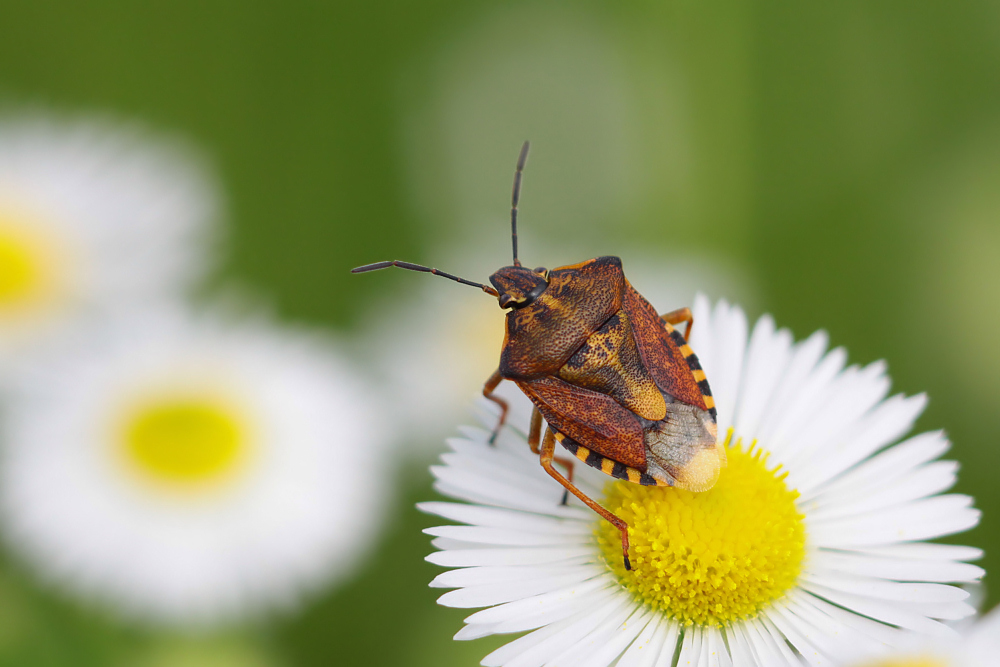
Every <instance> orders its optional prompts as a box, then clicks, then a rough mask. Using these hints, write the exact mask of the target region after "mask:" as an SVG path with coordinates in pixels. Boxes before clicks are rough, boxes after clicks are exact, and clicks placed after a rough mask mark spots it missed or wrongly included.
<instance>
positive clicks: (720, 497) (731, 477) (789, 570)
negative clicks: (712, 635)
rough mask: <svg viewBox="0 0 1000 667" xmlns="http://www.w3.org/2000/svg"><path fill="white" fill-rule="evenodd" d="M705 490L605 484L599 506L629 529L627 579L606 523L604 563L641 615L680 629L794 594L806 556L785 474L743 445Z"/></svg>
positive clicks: (749, 612) (602, 528)
mask: <svg viewBox="0 0 1000 667" xmlns="http://www.w3.org/2000/svg"><path fill="white" fill-rule="evenodd" d="M728 457H729V464H728V467H727V468H726V469H725V470H723V471H722V476H721V477H720V478H719V481H718V482H717V483H716V485H715V486H714V487H712V489H710V490H708V491H704V492H702V493H692V492H690V491H683V490H680V489H675V488H672V487H650V486H639V485H637V484H626V483H616V482H611V483H609V484H608V485H607V487H606V492H605V497H604V506H605V507H607V508H608V509H609V510H611V511H612V512H614V513H615V514H617V515H618V516H620V517H621V518H622V519H624V520H625V521H626V522H627V523H628V525H629V540H630V541H631V549H630V556H631V561H632V568H633V569H632V571H626V570H625V566H624V564H623V562H622V550H621V537H620V535H619V532H618V530H617V529H616V528H615V527H614V526H612V525H611V524H609V523H608V522H606V521H601V522H600V524H599V525H598V527H597V529H596V537H597V541H598V544H599V546H600V549H601V551H602V553H603V555H604V560H605V562H606V563H607V564H608V566H609V567H610V569H611V570H612V571H613V572H614V573H615V574H616V575H617V576H618V579H619V580H620V581H621V582H622V584H623V585H624V586H625V587H626V588H627V589H629V590H630V591H631V592H632V593H633V594H634V595H635V597H636V598H637V599H638V600H640V601H641V602H643V603H645V604H646V605H648V606H650V607H652V608H653V609H657V610H660V611H662V612H663V613H664V614H666V615H667V616H668V617H670V618H673V619H675V620H677V621H678V622H680V623H682V624H684V625H702V626H715V627H719V626H722V625H727V624H730V623H732V622H733V621H737V620H741V619H747V618H752V617H754V616H756V615H757V614H758V613H759V612H760V611H761V610H762V609H764V608H765V607H766V606H767V605H768V604H769V603H771V602H772V601H774V600H776V599H778V598H779V597H781V596H782V595H783V594H784V593H785V591H787V590H788V589H789V588H791V587H792V586H793V585H794V584H795V581H796V579H797V578H798V576H799V572H800V571H801V569H802V561H803V558H804V556H805V526H804V523H803V518H804V517H803V515H802V514H801V513H800V512H799V510H798V508H797V507H796V506H795V500H796V498H798V495H799V494H798V492H797V491H795V490H792V489H789V488H788V487H787V485H786V484H785V477H786V476H787V474H788V473H779V469H780V466H777V467H774V468H770V469H769V468H768V466H767V455H766V454H764V453H763V452H762V451H761V450H760V449H757V448H755V447H754V446H753V445H751V447H750V448H749V449H747V450H744V449H743V447H742V446H741V443H740V442H737V443H736V446H735V447H731V448H729V449H728Z"/></svg>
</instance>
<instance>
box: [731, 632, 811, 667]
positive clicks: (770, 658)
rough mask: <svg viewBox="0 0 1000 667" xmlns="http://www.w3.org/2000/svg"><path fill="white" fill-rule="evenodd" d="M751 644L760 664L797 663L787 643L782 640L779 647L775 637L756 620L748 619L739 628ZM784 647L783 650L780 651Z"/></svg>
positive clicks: (775, 665)
mask: <svg viewBox="0 0 1000 667" xmlns="http://www.w3.org/2000/svg"><path fill="white" fill-rule="evenodd" d="M740 629H741V630H742V631H743V633H744V635H745V636H746V638H747V641H748V642H749V643H750V644H751V645H752V646H753V649H754V653H756V655H757V656H759V658H758V662H759V663H760V664H762V665H774V667H779V666H780V665H795V664H797V663H798V661H797V660H795V659H794V655H793V654H792V653H791V651H789V650H788V647H787V645H785V644H784V641H782V643H781V646H780V647H779V645H778V642H777V641H776V639H775V637H774V636H773V635H772V633H771V632H769V631H768V630H767V629H766V628H764V627H763V626H762V625H761V624H760V623H758V622H757V621H756V620H750V621H747V622H746V623H744V624H742V626H741V628H740ZM782 649H784V651H782Z"/></svg>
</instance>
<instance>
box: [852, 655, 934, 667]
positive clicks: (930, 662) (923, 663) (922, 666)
mask: <svg viewBox="0 0 1000 667" xmlns="http://www.w3.org/2000/svg"><path fill="white" fill-rule="evenodd" d="M948 664H949V663H947V662H944V661H943V660H938V659H936V658H929V657H922V656H917V657H912V658H890V659H888V660H879V661H876V662H866V663H864V665H863V666H862V667H948Z"/></svg>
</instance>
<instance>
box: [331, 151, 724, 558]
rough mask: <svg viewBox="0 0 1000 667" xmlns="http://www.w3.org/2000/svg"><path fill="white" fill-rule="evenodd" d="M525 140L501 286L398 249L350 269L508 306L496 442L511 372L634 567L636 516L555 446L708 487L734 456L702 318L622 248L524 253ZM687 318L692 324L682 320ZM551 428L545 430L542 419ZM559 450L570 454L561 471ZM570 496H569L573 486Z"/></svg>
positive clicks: (614, 466) (548, 453)
mask: <svg viewBox="0 0 1000 667" xmlns="http://www.w3.org/2000/svg"><path fill="white" fill-rule="evenodd" d="M527 157H528V142H525V143H524V146H523V147H522V148H521V154H520V156H519V157H518V161H517V169H516V170H515V172H514V190H513V195H512V197H511V212H510V224H511V243H512V246H513V253H514V263H513V265H512V266H505V267H503V268H502V269H500V270H498V271H497V272H496V273H494V274H493V275H492V276H490V282H491V283H492V284H493V287H490V286H489V285H484V284H481V283H476V282H472V281H471V280H465V279H464V278H459V277H458V276H454V275H452V274H450V273H445V272H444V271H439V270H437V269H432V268H429V267H426V266H420V265H418V264H411V263H409V262H400V261H386V262H377V263H375V264H368V265H366V266H359V267H358V268H356V269H352V271H351V272H352V273H364V272H366V271H375V270H377V269H384V268H388V267H390V266H397V267H399V268H402V269H409V270H412V271H423V272H427V273H432V274H435V275H439V276H443V277H445V278H448V279H450V280H454V281H456V282H459V283H462V284H464V285H472V286H474V287H478V288H480V289H481V290H483V291H484V292H486V293H487V294H490V295H492V296H494V297H496V298H497V299H498V300H499V302H500V307H501V308H504V309H507V310H508V312H507V316H506V318H507V334H506V336H505V337H504V342H503V349H502V350H501V352H500V366H499V368H497V370H496V371H495V372H494V373H493V374H492V375H491V376H490V377H489V379H488V380H486V384H485V385H484V387H483V395H484V396H486V398H488V399H490V400H491V401H493V402H494V403H496V404H497V405H499V406H500V417H499V419H498V421H497V425H496V428H495V429H494V430H493V435H492V437H491V439H490V442H491V443H492V442H493V441H494V440H495V439H496V437H497V434H498V433H499V432H500V429H501V428H502V427H503V424H504V421H505V419H506V417H507V403H506V401H504V400H503V399H502V398H500V397H499V396H496V395H494V393H493V392H494V391H495V390H496V388H497V386H498V385H499V384H500V382H502V381H503V380H511V381H513V382H514V383H516V384H517V386H518V387H519V388H520V389H521V391H523V392H524V393H525V394H526V395H527V396H528V398H530V399H531V401H532V403H534V410H533V411H532V415H531V427H530V430H529V434H528V444H529V445H530V446H531V450H532V451H533V452H534V453H536V454H539V455H540V460H541V464H542V467H543V468H544V469H545V471H546V472H548V474H549V475H551V476H552V477H553V478H555V479H556V480H557V481H558V482H559V483H560V484H562V485H563V486H564V487H565V488H566V490H567V491H568V492H569V493H572V494H573V495H575V496H576V497H577V498H579V499H580V500H582V501H583V502H584V503H585V504H586V505H587V506H588V507H590V508H591V509H593V510H594V511H595V512H597V513H598V514H600V515H601V516H602V517H604V518H605V519H607V520H608V521H610V522H611V523H612V524H614V525H615V527H617V528H618V530H619V531H620V532H621V538H622V555H623V557H624V560H625V567H626V568H629V569H631V564H630V562H629V557H628V547H629V541H628V525H627V524H626V523H625V522H624V521H623V520H622V519H620V518H618V517H617V516H616V515H614V514H612V513H611V512H609V511H608V510H607V509H605V508H604V507H602V506H601V505H600V504H598V503H597V502H596V501H595V500H593V499H592V498H590V497H589V496H587V495H586V494H584V493H583V492H582V491H581V490H580V489H579V488H577V486H576V485H575V484H574V483H573V463H572V460H571V459H568V458H562V457H556V456H555V443H556V442H558V443H559V444H561V445H562V446H563V447H565V448H566V449H567V450H569V452H570V453H571V454H573V455H575V456H576V458H577V459H579V460H580V461H583V462H584V463H586V464H587V465H589V466H592V467H594V468H597V469H599V470H600V471H601V472H603V473H605V474H607V475H611V476H612V477H615V478H618V479H622V480H626V481H628V482H632V483H634V484H642V485H645V486H676V487H678V488H682V489H687V490H689V491H706V490H708V489H710V488H712V486H713V485H714V484H715V481H716V480H717V479H718V477H719V471H720V469H721V468H722V467H723V466H725V465H726V452H725V449H724V447H723V446H722V445H721V444H720V443H719V442H718V437H717V435H718V434H717V426H716V413H715V401H714V400H713V399H712V392H711V389H709V386H708V381H707V380H706V379H705V373H704V371H703V370H702V368H701V365H700V364H699V362H698V358H697V357H696V356H695V354H694V352H692V350H691V348H690V346H688V344H687V337H688V336H689V335H690V333H691V325H692V323H693V319H692V317H691V311H690V310H689V309H687V308H681V309H679V310H675V311H672V312H669V313H666V314H665V315H658V314H657V312H656V311H655V310H654V309H653V307H652V306H651V305H650V304H649V302H647V301H646V300H645V299H644V298H643V297H642V296H641V295H640V294H639V293H638V292H637V291H636V290H635V289H634V288H633V287H632V285H630V284H629V282H628V280H627V279H626V278H625V274H624V272H623V271H622V263H621V260H620V259H619V258H617V257H598V258H596V259H590V260H587V261H585V262H581V263H579V264H573V265H570V266H563V267H560V268H557V269H552V270H548V269H545V268H537V269H533V270H532V269H527V268H525V267H523V266H522V265H521V262H520V261H519V260H518V258H517V204H518V199H519V196H520V190H521V174H522V172H523V170H524V163H525V160H526V159H527ZM682 323H687V328H686V330H685V333H684V335H682V334H681V333H680V332H679V331H677V330H676V329H674V325H679V324H682ZM543 418H544V419H545V422H546V424H547V428H546V430H545V437H544V438H542V437H541V431H542V419H543ZM553 462H556V463H559V464H560V465H563V466H565V468H566V470H567V474H566V475H565V476H564V475H562V474H561V473H560V472H559V471H558V470H557V469H556V468H555V467H554V466H553ZM564 501H565V496H564Z"/></svg>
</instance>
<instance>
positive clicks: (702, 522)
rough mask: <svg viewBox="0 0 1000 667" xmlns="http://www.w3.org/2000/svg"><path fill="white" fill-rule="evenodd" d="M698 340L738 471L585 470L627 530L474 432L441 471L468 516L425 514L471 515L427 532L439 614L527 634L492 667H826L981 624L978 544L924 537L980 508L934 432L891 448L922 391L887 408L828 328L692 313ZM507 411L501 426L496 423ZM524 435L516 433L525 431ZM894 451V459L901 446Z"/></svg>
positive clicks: (867, 372) (878, 369)
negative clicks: (692, 487) (696, 474)
mask: <svg viewBox="0 0 1000 667" xmlns="http://www.w3.org/2000/svg"><path fill="white" fill-rule="evenodd" d="M694 318H695V322H694V330H693V334H692V347H694V349H695V351H696V352H697V353H698V355H699V358H700V360H701V363H702V366H703V367H704V369H705V372H706V374H707V376H708V379H709V381H710V382H711V386H712V391H713V394H714V396H715V400H716V405H717V406H718V414H719V427H720V428H719V433H720V437H726V434H727V432H728V433H729V436H728V445H729V449H728V457H729V464H728V467H727V468H726V469H724V470H723V473H722V476H721V477H720V478H719V481H718V482H717V484H716V485H715V487H713V488H712V489H711V490H710V491H706V492H703V493H691V492H688V491H681V490H677V489H674V488H671V487H645V486H639V485H634V484H629V483H626V482H616V481H610V480H609V478H608V477H606V476H603V475H601V474H599V473H597V472H596V471H593V470H591V469H589V468H587V467H586V466H583V465H577V466H576V480H577V484H578V485H579V486H580V487H581V489H582V490H583V491H584V492H585V493H588V494H590V495H591V496H592V497H594V498H596V499H598V500H599V501H600V500H601V499H602V498H603V504H604V505H605V507H607V508H608V509H610V510H611V511H612V512H614V513H617V514H618V516H620V517H622V518H623V519H625V520H626V521H627V522H628V523H629V526H630V531H629V536H630V539H631V543H632V547H631V550H630V553H631V554H632V566H633V570H632V571H631V572H626V571H625V569H624V566H623V563H622V553H621V542H620V539H619V537H618V532H617V530H616V529H615V528H614V527H613V526H611V525H610V524H608V523H606V522H604V521H602V520H599V519H598V518H597V517H596V516H595V515H594V513H592V512H591V511H590V510H587V509H585V508H583V507H581V506H573V505H570V506H561V505H560V500H561V499H562V496H563V488H562V487H561V486H559V485H558V484H557V483H556V482H555V481H554V480H552V479H551V478H549V477H548V476H547V475H546V474H545V472H544V471H543V470H542V468H541V466H540V465H539V463H538V459H537V457H536V456H533V455H532V454H531V452H530V451H529V449H528V446H527V444H526V442H525V437H524V434H523V433H515V432H514V431H513V429H507V430H506V431H505V432H504V434H503V436H502V437H501V438H500V440H499V441H498V446H497V447H494V448H491V447H490V446H489V445H488V444H486V442H487V436H488V431H486V430H479V429H466V430H465V436H466V437H464V438H456V439H453V440H451V441H449V444H450V446H451V449H452V451H451V452H450V453H448V454H445V455H444V456H443V457H442V460H443V465H441V466H437V467H434V468H432V470H433V473H434V475H435V477H436V478H437V482H436V488H437V489H438V490H439V491H440V492H441V493H443V494H444V495H447V496H450V497H452V498H455V499H458V500H463V501H466V502H467V503H470V504H464V503H444V502H433V503H425V504H423V505H421V508H422V509H423V510H424V511H427V512H431V513H434V514H437V515H439V516H442V517H445V518H447V519H450V520H453V521H457V522H460V523H464V524H468V525H464V526H441V527H437V528H431V529H428V530H427V532H428V533H429V534H431V535H434V536H435V540H434V544H435V546H436V547H437V548H438V549H440V551H438V552H437V553H434V554H431V555H430V556H429V557H428V560H429V561H431V562H432V563H436V564H439V565H443V566H446V567H452V568H459V569H454V570H451V571H449V572H446V573H444V574H441V575H440V576H438V577H437V578H436V579H435V580H434V582H433V583H432V586H435V587H441V588H456V589H458V590H455V591H452V592H449V593H446V594H444V595H443V596H442V597H441V598H440V600H439V602H440V603H441V604H443V605H446V606H452V607H463V608H468V607H489V608H488V609H485V610H482V611H479V612H476V613H474V614H472V615H471V616H469V617H468V618H467V619H466V623H467V625H466V626H465V627H464V628H463V629H462V630H461V631H460V632H459V633H458V635H456V639H472V638H476V637H482V636H486V635H491V634H500V633H514V632H523V631H528V630H532V631H533V632H530V633H529V634H526V635H524V636H522V637H520V638H518V639H515V640H514V641H512V642H510V643H509V644H507V645H505V646H503V647H501V648H499V649H497V650H496V651H494V652H493V653H491V654H490V655H488V656H487V657H486V658H485V659H484V660H483V664H484V665H507V666H513V665H517V666H518V667H528V666H531V665H572V666H574V667H601V666H604V665H610V664H616V665H618V666H619V667H625V666H628V667H636V666H639V665H642V666H651V665H658V666H659V665H662V666H665V667H669V666H670V665H674V664H677V665H736V666H737V667H740V666H744V665H767V666H768V667H776V666H777V665H801V664H810V665H829V664H831V663H832V662H833V661H835V660H842V659H848V658H851V657H853V656H856V655H860V654H862V653H863V652H865V651H869V650H875V649H877V648H878V647H880V646H885V645H892V644H894V643H895V642H897V641H898V640H899V639H900V638H901V636H903V635H904V633H903V632H901V631H900V629H904V630H912V631H916V632H920V633H924V634H926V635H930V636H952V635H953V634H954V630H952V629H951V628H950V627H949V626H948V625H946V624H945V623H943V622H941V621H942V620H944V621H950V620H954V619H960V618H963V617H965V616H967V615H970V614H972V613H973V609H972V607H970V606H969V605H968V604H967V603H965V602H964V601H963V600H964V599H965V598H966V597H967V595H968V593H967V592H966V591H964V590H962V589H961V588H958V587H955V586H951V585H946V584H949V583H957V582H971V581H975V580H977V579H978V578H979V577H980V576H981V575H982V570H981V569H980V568H978V567H976V566H974V565H971V564H968V563H966V562H965V561H968V560H971V559H975V558H978V557H979V556H980V555H981V553H980V551H979V550H978V549H972V548H969V547H962V546H948V545H941V544H930V543H927V542H925V541H924V540H928V539H933V538H936V537H940V536H942V535H949V534H952V533H957V532H960V531H963V530H966V529H968V528H970V527H972V526H974V525H975V524H976V523H977V522H978V520H979V512H978V511H977V510H975V509H973V508H972V506H971V505H972V499H971V498H968V497H966V496H960V495H940V494H941V492H942V491H944V490H946V489H948V488H949V487H951V486H952V484H953V483H954V481H955V472H956V469H957V465H956V464H955V463H953V462H950V461H938V460H936V459H937V458H938V457H939V456H940V455H941V454H942V453H943V452H944V451H945V450H946V449H947V448H948V442H947V440H946V439H945V437H944V435H943V434H941V433H924V434H921V435H917V436H914V437H911V438H910V439H908V440H905V441H904V442H901V443H898V444H894V445H893V443H895V442H896V441H897V440H898V439H899V438H900V437H901V436H903V435H904V434H905V433H906V432H907V431H909V430H910V428H911V426H912V424H913V421H914V420H915V419H916V417H917V415H919V413H920V412H921V411H922V409H923V407H924V404H925V399H924V397H923V396H915V397H910V398H904V397H902V396H894V397H891V398H886V393H887V392H888V389H889V380H888V378H887V377H886V376H885V368H884V364H882V363H875V364H871V365H869V366H867V367H864V368H859V367H856V366H852V367H848V368H844V364H845V361H846V356H847V355H846V353H845V352H844V350H842V349H840V348H838V349H834V350H832V351H829V352H826V351H825V350H826V345H827V338H826V335H825V334H824V333H822V332H819V333H816V334H814V335H813V336H811V337H810V338H808V339H807V340H805V341H803V342H801V343H798V344H795V343H794V342H793V340H792V336H791V334H790V333H789V332H788V331H787V330H784V329H781V330H776V329H775V325H774V322H773V320H772V319H771V318H770V317H768V316H765V317H762V318H761V319H760V320H759V321H758V322H757V324H756V325H755V326H754V328H753V332H752V333H751V334H749V336H748V327H747V321H746V318H745V316H744V314H743V312H742V311H741V310H739V309H738V308H735V307H730V306H729V305H727V304H726V303H725V302H721V303H719V304H718V305H716V307H715V308H714V309H713V308H711V307H710V305H709V303H708V301H707V300H706V299H705V298H704V297H699V298H697V299H696V300H695V306H694ZM491 425H492V419H491V418H487V426H491ZM526 426H527V424H526V423H524V422H522V423H521V424H520V427H521V429H522V430H526ZM890 445H891V446H890Z"/></svg>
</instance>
